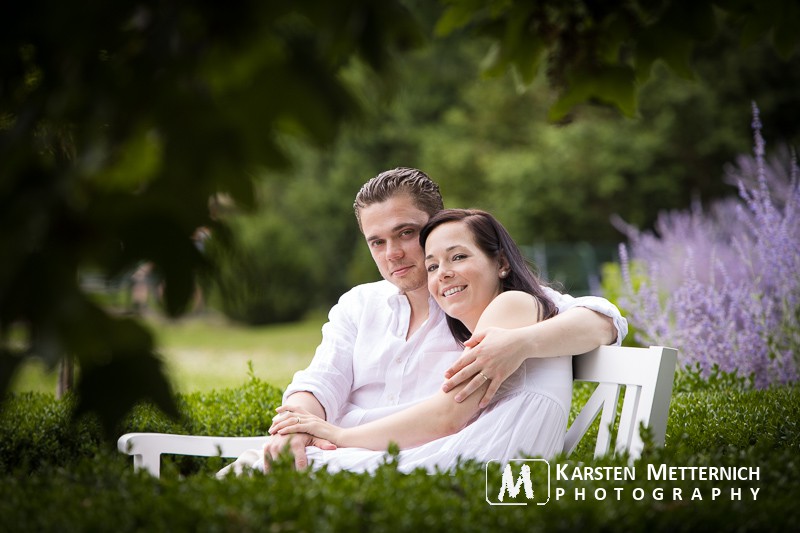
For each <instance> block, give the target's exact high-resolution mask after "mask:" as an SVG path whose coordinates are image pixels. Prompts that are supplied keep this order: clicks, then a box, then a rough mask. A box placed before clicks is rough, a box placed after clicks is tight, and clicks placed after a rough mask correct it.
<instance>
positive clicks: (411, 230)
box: [400, 229, 414, 237]
mask: <svg viewBox="0 0 800 533" xmlns="http://www.w3.org/2000/svg"><path fill="white" fill-rule="evenodd" d="M413 234H414V230H413V229H404V230H403V231H401V232H400V235H401V236H403V237H407V236H409V235H413Z"/></svg>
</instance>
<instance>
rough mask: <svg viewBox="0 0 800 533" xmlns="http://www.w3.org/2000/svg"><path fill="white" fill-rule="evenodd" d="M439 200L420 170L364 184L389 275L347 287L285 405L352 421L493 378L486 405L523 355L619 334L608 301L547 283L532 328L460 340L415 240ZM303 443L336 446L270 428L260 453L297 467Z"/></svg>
mask: <svg viewBox="0 0 800 533" xmlns="http://www.w3.org/2000/svg"><path fill="white" fill-rule="evenodd" d="M443 207H444V205H443V201H442V197H441V194H440V193H439V187H438V185H436V184H435V183H434V182H433V181H431V180H430V178H428V176H427V175H425V173H423V172H421V171H420V170H417V169H412V168H397V169H394V170H389V171H386V172H383V173H381V174H379V175H378V176H376V177H374V178H373V179H371V180H370V181H369V182H367V183H366V184H365V185H364V186H363V187H362V188H361V190H360V191H359V193H358V195H357V196H356V201H355V204H354V209H355V213H356V219H357V220H358V224H359V228H360V229H361V232H362V233H363V234H364V237H365V239H366V242H367V246H369V249H370V252H371V253H372V258H373V260H374V261H375V264H376V265H377V266H378V270H379V271H380V273H381V276H382V277H383V278H384V280H383V281H379V282H375V283H367V284H364V285H359V286H357V287H355V288H353V289H351V290H350V291H349V292H347V293H346V294H344V295H343V296H342V297H341V299H340V300H339V303H338V304H337V305H336V306H334V307H333V308H332V309H331V312H330V315H329V322H328V323H326V324H325V325H324V326H323V328H322V336H323V338H322V343H321V344H320V345H319V347H318V348H317V351H316V354H315V356H314V359H313V360H312V362H311V365H310V366H309V367H308V368H307V369H306V370H303V371H300V372H298V373H297V374H295V376H294V379H293V381H292V383H291V384H290V385H289V387H288V388H287V389H286V392H285V393H284V397H283V402H284V405H285V406H291V407H293V408H302V409H305V410H307V411H309V412H310V413H312V414H315V415H317V416H319V417H321V418H324V419H326V420H328V421H329V422H331V423H334V424H337V425H340V426H346V427H351V426H354V425H358V424H362V423H364V422H368V421H371V420H375V419H376V418H380V417H382V416H385V415H387V414H389V413H392V412H395V411H398V410H400V409H403V408H404V407H406V406H408V405H410V404H412V403H414V402H416V401H419V400H421V399H424V398H426V397H428V396H430V395H432V394H433V393H434V392H435V391H436V389H437V388H438V387H442V388H443V389H444V390H445V391H447V390H450V389H452V388H453V387H455V386H456V385H458V384H460V383H463V382H468V384H467V385H466V386H465V387H464V389H463V390H462V391H460V392H459V394H458V395H457V396H456V397H455V398H454V401H463V399H464V398H466V397H468V396H469V395H470V394H472V392H474V391H475V390H477V389H478V388H479V387H480V386H481V385H483V384H484V383H485V382H486V381H487V380H488V381H490V384H489V387H488V390H487V391H486V393H485V394H484V397H483V399H482V400H481V402H480V405H481V407H484V406H485V405H487V404H488V402H489V401H490V400H491V398H492V397H493V396H494V394H495V393H496V392H497V390H498V388H499V387H500V385H501V384H502V382H503V381H505V379H506V378H508V376H510V375H511V374H512V373H513V372H514V371H515V370H516V369H517V368H519V366H520V365H521V364H522V362H523V361H524V359H526V358H527V357H555V356H559V355H567V354H578V353H583V352H586V351H589V350H591V349H593V348H596V347H597V346H599V345H602V344H611V343H614V342H616V343H619V342H621V341H622V338H624V336H625V334H626V333H627V322H626V321H625V319H624V318H622V317H621V316H620V314H619V311H618V310H617V309H616V307H614V306H613V305H612V304H611V303H610V302H608V301H607V300H605V299H603V298H597V297H584V298H578V299H576V298H572V297H571V296H568V295H561V294H558V293H557V292H555V291H551V292H550V293H549V294H548V295H549V296H550V297H551V298H552V299H553V301H554V302H555V303H556V305H557V306H558V308H559V315H558V316H556V317H553V318H551V319H549V320H546V321H544V322H540V323H538V324H535V325H533V326H529V327H527V328H519V329H514V330H504V329H500V328H492V329H489V330H487V331H478V332H475V335H474V336H473V337H472V338H471V339H470V340H469V341H467V343H465V344H466V349H463V348H462V347H461V346H459V345H458V344H457V343H456V341H455V340H454V339H453V336H452V335H451V333H450V331H449V329H448V327H447V324H446V322H445V315H444V313H443V312H442V310H441V309H440V308H439V307H438V305H437V304H436V302H435V301H434V300H433V298H432V297H431V296H430V294H429V293H428V289H427V272H426V270H425V262H424V257H423V256H424V254H423V250H422V247H421V246H420V244H419V231H420V229H421V228H422V227H423V226H424V225H425V223H426V222H427V221H428V219H429V218H430V217H431V216H432V215H433V214H434V213H436V212H438V211H439V210H441V209H443ZM443 377H446V378H448V379H447V381H445V382H444V383H443V384H442V378H443ZM306 446H319V447H322V448H325V449H330V448H333V447H334V446H333V445H332V444H331V443H329V442H327V441H324V440H320V439H316V438H314V437H312V436H310V435H305V434H295V435H292V436H281V435H273V436H272V438H271V439H270V441H269V442H268V443H267V444H266V445H265V446H264V456H265V459H266V460H267V461H269V460H270V459H274V458H275V457H277V456H278V454H280V453H281V452H282V451H284V450H285V449H286V448H287V447H288V448H289V450H290V451H291V453H292V454H293V455H294V459H295V466H296V467H297V468H298V469H301V468H305V467H306V466H307V465H308V461H307V456H306V451H305V448H306Z"/></svg>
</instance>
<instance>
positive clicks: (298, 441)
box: [264, 433, 336, 470]
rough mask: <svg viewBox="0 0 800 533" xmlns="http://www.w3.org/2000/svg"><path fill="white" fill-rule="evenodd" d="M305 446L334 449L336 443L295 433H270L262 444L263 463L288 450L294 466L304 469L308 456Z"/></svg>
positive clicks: (266, 463)
mask: <svg viewBox="0 0 800 533" xmlns="http://www.w3.org/2000/svg"><path fill="white" fill-rule="evenodd" d="M306 446H316V447H317V448H320V449H322V450H335V449H336V445H334V444H333V443H331V442H329V441H327V440H325V439H319V438H316V437H313V436H312V435H307V434H304V433H295V434H293V435H272V436H271V437H270V438H269V440H268V441H267V443H266V444H264V465H265V466H267V465H269V464H270V463H272V461H274V460H275V459H277V458H278V456H279V455H280V454H281V453H282V452H285V451H286V450H288V452H289V453H291V454H292V456H293V457H294V466H295V468H296V469H297V470H304V469H305V468H307V467H308V456H307V455H306Z"/></svg>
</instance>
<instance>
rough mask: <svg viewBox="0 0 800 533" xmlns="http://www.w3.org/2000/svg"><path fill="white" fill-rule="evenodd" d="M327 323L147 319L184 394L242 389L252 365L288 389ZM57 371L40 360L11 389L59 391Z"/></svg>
mask: <svg viewBox="0 0 800 533" xmlns="http://www.w3.org/2000/svg"><path fill="white" fill-rule="evenodd" d="M325 320H326V318H325V316H324V315H315V316H312V317H310V318H307V319H305V320H303V321H301V322H296V323H291V324H278V325H269V326H260V327H249V326H244V325H241V324H233V323H231V322H229V321H227V320H225V319H224V318H223V317H221V316H219V315H215V314H206V315H201V316H194V317H189V318H185V319H182V320H179V321H168V320H164V319H160V318H149V319H148V320H147V322H148V324H149V326H150V327H151V329H152V331H153V333H154V334H155V336H156V339H157V346H158V347H159V351H160V352H161V354H162V355H163V358H164V362H165V365H166V368H167V372H168V374H169V377H170V378H171V380H172V383H173V386H174V387H175V389H176V391H178V392H182V393H189V392H198V391H202V392H205V391H210V390H212V389H221V388H227V387H237V386H239V385H241V384H242V383H244V382H245V381H246V380H247V379H248V363H249V362H252V364H253V372H254V374H255V375H256V376H258V377H259V378H261V379H263V380H264V381H266V382H268V383H270V384H272V385H275V386H276V387H280V388H283V387H285V386H286V385H287V384H288V383H289V382H290V381H291V380H292V375H293V374H294V373H295V372H296V371H298V370H301V369H303V368H305V367H306V366H308V363H309V362H310V361H311V358H312V357H313V356H314V350H315V348H316V347H317V345H318V344H319V342H320V340H321V338H322V333H321V331H320V329H321V327H322V324H323V323H324V322H325ZM55 386H56V372H55V371H54V370H53V371H51V370H49V369H47V368H46V367H45V365H44V364H42V363H41V362H40V361H37V360H33V361H28V362H26V363H25V365H24V366H23V367H22V368H21V370H20V371H19V373H18V374H17V377H16V379H15V382H14V385H13V386H12V390H14V391H17V392H22V391H37V392H54V391H55Z"/></svg>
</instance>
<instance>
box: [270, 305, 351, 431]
mask: <svg viewBox="0 0 800 533" xmlns="http://www.w3.org/2000/svg"><path fill="white" fill-rule="evenodd" d="M359 307H360V306H359V302H357V301H355V299H354V298H353V297H352V294H351V293H346V294H344V295H343V296H342V297H341V298H340V299H339V302H338V303H337V304H336V305H335V306H333V308H332V309H331V311H330V313H329V314H328V322H327V323H326V324H325V325H323V326H322V342H321V343H320V345H319V346H318V347H317V351H316V352H315V354H314V358H313V359H312V361H311V364H310V365H309V366H308V368H306V369H305V370H300V371H299V372H296V373H295V375H294V378H293V379H292V382H291V383H290V384H289V386H288V387H287V388H286V391H285V392H284V393H283V401H284V403H285V402H286V400H287V398H288V397H289V396H290V395H292V394H294V393H296V392H303V391H307V392H310V393H311V394H313V395H314V397H315V398H316V399H317V400H318V401H319V403H320V404H322V407H323V408H324V409H325V418H326V419H327V420H329V421H336V420H338V418H339V416H340V415H341V411H342V407H343V406H344V405H345V402H346V401H347V398H348V395H349V394H350V390H351V389H352V385H353V350H354V346H355V339H356V335H357V327H356V322H355V321H354V319H353V313H354V312H357V311H358V308H359Z"/></svg>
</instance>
